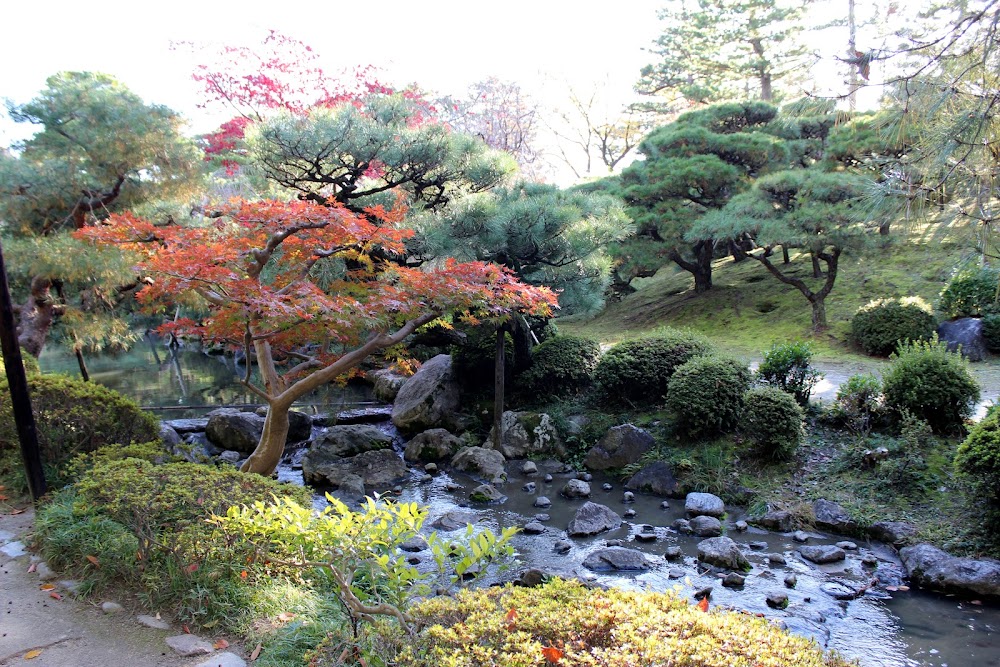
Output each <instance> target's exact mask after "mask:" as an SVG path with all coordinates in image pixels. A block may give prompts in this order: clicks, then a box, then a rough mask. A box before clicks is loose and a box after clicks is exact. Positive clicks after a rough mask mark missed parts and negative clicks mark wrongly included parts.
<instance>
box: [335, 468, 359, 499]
mask: <svg viewBox="0 0 1000 667" xmlns="http://www.w3.org/2000/svg"><path fill="white" fill-rule="evenodd" d="M337 493H338V494H340V495H341V496H344V497H346V498H350V499H353V500H360V499H362V498H364V497H365V480H363V479H361V477H360V476H358V475H354V474H351V473H348V474H345V475H344V476H343V477H341V478H340V485H339V486H338V487H337Z"/></svg>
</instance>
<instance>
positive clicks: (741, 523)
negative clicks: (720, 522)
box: [733, 519, 750, 533]
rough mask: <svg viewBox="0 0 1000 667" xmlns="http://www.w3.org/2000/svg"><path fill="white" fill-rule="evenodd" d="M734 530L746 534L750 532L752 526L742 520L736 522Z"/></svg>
mask: <svg viewBox="0 0 1000 667" xmlns="http://www.w3.org/2000/svg"><path fill="white" fill-rule="evenodd" d="M733 528H735V529H736V530H738V531H740V532H741V533H745V532H747V531H748V530H750V525H749V524H747V522H746V521H744V520H742V519H740V520H739V521H737V522H736V523H735V524H734V525H733Z"/></svg>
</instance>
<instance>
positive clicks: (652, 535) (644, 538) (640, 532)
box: [633, 523, 656, 542]
mask: <svg viewBox="0 0 1000 667" xmlns="http://www.w3.org/2000/svg"><path fill="white" fill-rule="evenodd" d="M633 536H634V537H635V539H636V541H637V542H655V541H656V528H654V527H653V526H651V525H649V524H648V523H641V524H639V525H637V526H636V527H635V533H634V534H633Z"/></svg>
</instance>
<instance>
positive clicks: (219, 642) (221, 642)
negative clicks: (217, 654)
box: [212, 639, 229, 650]
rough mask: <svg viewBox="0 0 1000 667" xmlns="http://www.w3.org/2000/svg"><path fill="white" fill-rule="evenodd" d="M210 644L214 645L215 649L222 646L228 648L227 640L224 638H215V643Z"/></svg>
mask: <svg viewBox="0 0 1000 667" xmlns="http://www.w3.org/2000/svg"><path fill="white" fill-rule="evenodd" d="M212 646H214V647H215V648H216V649H217V650H221V649H224V648H229V642H227V641H226V640H225V639H216V640H215V643H214V644H212Z"/></svg>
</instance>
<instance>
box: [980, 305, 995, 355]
mask: <svg viewBox="0 0 1000 667" xmlns="http://www.w3.org/2000/svg"><path fill="white" fill-rule="evenodd" d="M980 321H981V323H982V325H983V334H982V335H983V342H984V343H986V347H987V349H989V351H990V352H1000V314H996V313H990V314H988V315H983V318H982V320H980Z"/></svg>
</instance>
